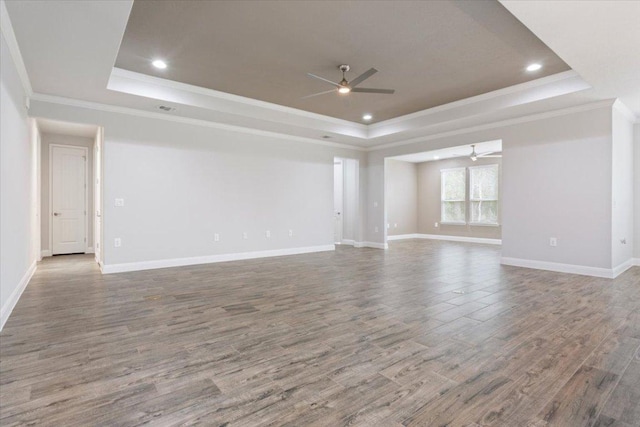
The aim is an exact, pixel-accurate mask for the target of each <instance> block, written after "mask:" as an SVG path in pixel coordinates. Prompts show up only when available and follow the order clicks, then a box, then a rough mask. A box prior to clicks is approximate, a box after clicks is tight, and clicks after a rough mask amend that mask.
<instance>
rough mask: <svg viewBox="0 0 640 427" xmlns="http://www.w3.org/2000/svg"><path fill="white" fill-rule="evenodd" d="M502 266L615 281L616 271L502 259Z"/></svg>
mask: <svg viewBox="0 0 640 427" xmlns="http://www.w3.org/2000/svg"><path fill="white" fill-rule="evenodd" d="M500 264H502V265H510V266H513V267H524V268H533V269H536V270H547V271H555V272H558V273H570V274H580V275H582V276H592V277H603V278H605V279H613V278H614V271H613V269H611V268H601V267H589V266H586V265H575V264H562V263H558V262H548V261H536V260H531V259H521V258H508V257H502V258H501V259H500Z"/></svg>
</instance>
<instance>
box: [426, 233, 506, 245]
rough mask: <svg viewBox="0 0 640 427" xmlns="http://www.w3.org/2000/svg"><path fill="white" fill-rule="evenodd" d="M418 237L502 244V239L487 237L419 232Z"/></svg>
mask: <svg viewBox="0 0 640 427" xmlns="http://www.w3.org/2000/svg"><path fill="white" fill-rule="evenodd" d="M417 236H418V239H431V240H447V241H450V242H465V243H482V244H485V245H501V244H502V240H501V239H489V238H486V237H467V236H449V235H446V234H418V235H417Z"/></svg>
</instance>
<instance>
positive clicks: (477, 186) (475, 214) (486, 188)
mask: <svg viewBox="0 0 640 427" xmlns="http://www.w3.org/2000/svg"><path fill="white" fill-rule="evenodd" d="M469 208H470V209H469V210H470V220H469V222H470V223H471V224H491V225H497V224H498V165H486V166H474V167H471V168H469Z"/></svg>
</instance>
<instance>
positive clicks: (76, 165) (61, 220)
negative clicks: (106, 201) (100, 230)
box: [51, 145, 87, 255]
mask: <svg viewBox="0 0 640 427" xmlns="http://www.w3.org/2000/svg"><path fill="white" fill-rule="evenodd" d="M86 161H87V159H86V151H85V149H83V148H76V147H61V146H55V145H52V146H51V214H52V217H51V224H52V226H51V228H52V249H53V250H52V254H53V255H57V254H71V253H84V252H85V250H86V237H87V236H86V212H85V205H86V201H85V197H86V196H85V194H86V173H85V171H86V164H85V162H86Z"/></svg>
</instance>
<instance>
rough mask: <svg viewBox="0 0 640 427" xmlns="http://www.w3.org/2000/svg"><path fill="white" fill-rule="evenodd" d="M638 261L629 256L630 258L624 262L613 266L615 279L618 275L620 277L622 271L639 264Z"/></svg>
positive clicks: (612, 275)
mask: <svg viewBox="0 0 640 427" xmlns="http://www.w3.org/2000/svg"><path fill="white" fill-rule="evenodd" d="M636 261H637V260H636V259H635V258H629V259H628V260H626V261H625V262H623V263H622V264H620V265H618V266H617V267H613V268H612V274H611V278H612V279H615V278H616V277H618V276H619V275H621V274H622V273H624V272H625V271H627V270H628V269H630V268H631V267H633V266H634V265H638V264H637V263H636Z"/></svg>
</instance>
